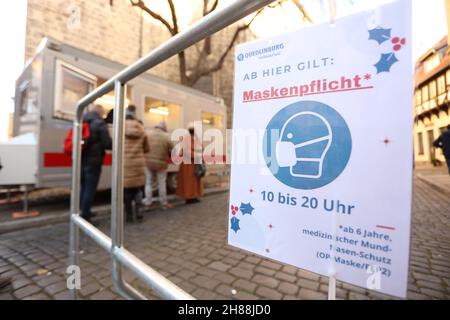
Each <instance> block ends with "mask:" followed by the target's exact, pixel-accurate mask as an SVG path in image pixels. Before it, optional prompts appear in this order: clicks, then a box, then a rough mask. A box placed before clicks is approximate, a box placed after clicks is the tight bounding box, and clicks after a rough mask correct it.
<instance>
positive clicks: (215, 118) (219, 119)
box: [202, 112, 223, 129]
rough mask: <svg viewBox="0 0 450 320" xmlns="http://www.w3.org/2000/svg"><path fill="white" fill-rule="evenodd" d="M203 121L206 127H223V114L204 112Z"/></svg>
mask: <svg viewBox="0 0 450 320" xmlns="http://www.w3.org/2000/svg"><path fill="white" fill-rule="evenodd" d="M202 123H203V125H204V126H205V127H207V128H208V127H211V128H218V129H222V128H223V116H222V115H221V114H216V113H210V112H202Z"/></svg>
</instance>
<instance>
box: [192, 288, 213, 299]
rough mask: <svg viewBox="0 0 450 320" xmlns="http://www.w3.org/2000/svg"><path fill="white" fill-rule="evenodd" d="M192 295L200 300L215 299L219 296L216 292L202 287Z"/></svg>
mask: <svg viewBox="0 0 450 320" xmlns="http://www.w3.org/2000/svg"><path fill="white" fill-rule="evenodd" d="M192 295H193V296H194V297H195V298H197V299H198V300H213V299H215V298H216V296H217V294H216V293H214V292H211V291H209V290H205V289H202V288H199V289H195V290H194V292H192Z"/></svg>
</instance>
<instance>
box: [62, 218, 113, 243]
mask: <svg viewBox="0 0 450 320" xmlns="http://www.w3.org/2000/svg"><path fill="white" fill-rule="evenodd" d="M70 219H71V221H72V222H73V223H75V224H76V225H77V226H78V227H79V228H80V229H81V230H83V231H84V233H86V235H88V236H89V237H90V238H91V239H92V240H94V241H95V242H96V243H97V244H98V245H99V246H100V247H102V248H103V249H105V250H106V251H108V252H109V251H111V245H112V242H111V239H110V238H109V237H108V236H107V235H105V234H104V233H103V232H101V231H100V230H98V229H97V228H96V227H94V226H93V225H92V224H90V223H89V222H87V221H86V220H84V219H83V218H82V217H80V216H79V215H78V214H72V215H71V217H70Z"/></svg>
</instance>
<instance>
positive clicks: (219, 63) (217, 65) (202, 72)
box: [188, 8, 264, 85]
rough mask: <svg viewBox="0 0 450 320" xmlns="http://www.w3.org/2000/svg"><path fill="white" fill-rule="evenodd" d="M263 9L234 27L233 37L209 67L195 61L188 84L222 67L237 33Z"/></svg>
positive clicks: (246, 26)
mask: <svg viewBox="0 0 450 320" xmlns="http://www.w3.org/2000/svg"><path fill="white" fill-rule="evenodd" d="M263 10H264V8H262V9H260V10H258V12H257V13H256V14H255V15H254V16H253V17H252V19H251V20H250V22H249V23H247V24H245V25H242V26H240V27H238V28H237V29H236V31H235V32H234V35H233V37H232V38H231V41H230V42H229V43H228V46H227V47H226V49H225V50H224V51H223V53H222V55H221V56H220V58H219V59H218V61H217V62H216V63H215V64H214V65H213V66H212V67H209V68H205V67H201V63H200V62H201V61H200V60H199V61H197V62H198V63H197V68H196V69H195V71H194V72H193V73H192V74H191V75H190V76H189V77H188V83H189V84H190V85H193V84H195V83H196V82H197V81H198V80H199V79H200V78H201V77H203V76H206V75H208V74H210V73H213V72H216V71H219V70H220V69H221V68H222V66H223V63H224V62H225V59H226V57H227V55H228V53H229V52H230V50H231V49H232V48H233V46H234V44H235V42H236V40H237V39H238V37H239V34H240V33H241V32H243V31H244V30H247V29H248V28H250V25H251V24H252V23H253V21H255V19H256V17H257V16H258V15H260V14H261V12H263Z"/></svg>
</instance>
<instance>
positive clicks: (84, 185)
mask: <svg viewBox="0 0 450 320" xmlns="http://www.w3.org/2000/svg"><path fill="white" fill-rule="evenodd" d="M104 114H105V110H104V109H103V107H102V106H101V105H95V106H94V107H93V109H92V111H91V112H88V113H86V114H85V115H84V117H83V122H87V123H89V129H90V131H91V135H90V137H89V139H88V141H87V142H86V146H85V147H84V149H83V152H82V155H81V194H80V202H81V216H82V217H83V218H84V219H86V220H87V221H90V220H91V217H92V213H91V207H92V203H93V201H94V197H95V193H96V191H97V186H98V182H99V180H100V175H101V173H102V164H103V158H104V157H105V150H111V148H112V140H111V136H110V135H109V132H108V126H107V124H106V122H105V121H104V120H103V116H104Z"/></svg>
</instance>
